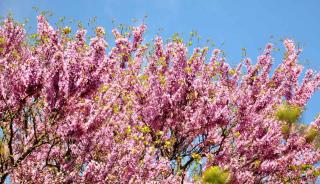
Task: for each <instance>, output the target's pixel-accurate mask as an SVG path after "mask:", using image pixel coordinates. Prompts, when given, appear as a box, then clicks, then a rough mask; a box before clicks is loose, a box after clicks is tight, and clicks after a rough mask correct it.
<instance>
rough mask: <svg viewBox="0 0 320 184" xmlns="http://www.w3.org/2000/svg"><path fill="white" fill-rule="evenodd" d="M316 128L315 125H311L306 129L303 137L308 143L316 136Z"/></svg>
mask: <svg viewBox="0 0 320 184" xmlns="http://www.w3.org/2000/svg"><path fill="white" fill-rule="evenodd" d="M318 134H319V133H318V129H317V128H315V127H311V128H309V129H308V130H307V132H306V135H305V138H306V141H307V142H308V143H310V142H312V141H313V140H314V139H315V138H316V136H317V135H318Z"/></svg>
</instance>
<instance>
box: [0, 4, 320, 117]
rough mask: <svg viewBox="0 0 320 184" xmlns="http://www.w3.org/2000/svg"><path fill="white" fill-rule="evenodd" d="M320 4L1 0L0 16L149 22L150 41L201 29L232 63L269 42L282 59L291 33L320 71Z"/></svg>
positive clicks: (311, 108) (313, 104)
mask: <svg viewBox="0 0 320 184" xmlns="http://www.w3.org/2000/svg"><path fill="white" fill-rule="evenodd" d="M34 7H36V8H34ZM319 7H320V1H317V0H308V1H301V0H268V1H267V0H265V1H261V0H241V1H236V0H233V1H231V0H130V1H129V0H126V1H122V0H113V1H111V0H90V1H89V0H54V1H52V0H51V1H49V0H47V1H46V0H1V1H0V15H1V16H4V17H5V16H6V15H8V14H9V13H12V14H13V16H14V17H15V18H16V19H18V20H20V21H23V20H25V19H26V18H28V19H29V20H30V22H29V23H28V25H29V26H31V27H32V29H30V32H32V31H34V30H35V29H34V28H35V27H36V16H37V14H39V12H40V11H51V12H52V13H53V16H51V17H49V20H50V22H51V23H52V24H54V23H56V22H57V21H58V19H59V18H61V17H63V16H65V17H66V20H67V21H66V25H68V21H69V20H72V19H74V20H77V21H81V22H83V25H85V26H86V25H87V24H86V23H88V22H90V20H93V19H94V17H96V21H95V23H93V24H91V26H90V27H91V28H92V27H94V26H103V27H105V29H106V31H107V32H109V33H110V31H111V29H112V28H113V27H114V25H117V24H120V23H122V24H126V25H132V26H134V25H137V24H140V23H141V22H142V21H144V22H145V23H146V24H147V26H148V30H147V33H146V38H147V40H149V41H151V40H152V38H154V36H155V35H156V34H160V35H161V36H163V37H164V38H169V37H171V36H172V35H173V34H174V33H175V32H177V33H180V35H181V34H182V36H183V37H184V38H189V33H190V32H191V31H197V32H198V34H199V35H200V36H201V37H202V42H201V43H199V45H205V40H206V39H211V40H213V43H215V47H218V48H220V49H223V50H224V52H225V53H226V58H227V60H228V62H229V63H231V65H235V64H236V63H238V62H239V61H240V60H241V59H242V58H243V56H242V53H243V51H242V48H246V53H247V56H248V57H250V58H251V59H252V60H256V58H257V56H258V54H259V53H261V48H263V47H264V46H265V45H266V43H268V42H271V43H274V44H275V46H276V47H278V48H280V49H281V51H280V52H279V51H278V52H275V53H274V57H275V59H276V64H278V63H279V62H281V58H282V54H283V52H282V51H283V46H282V44H281V40H282V39H284V38H291V39H294V40H295V41H296V42H297V43H299V45H300V46H301V47H302V48H303V53H302V54H301V56H300V62H301V63H303V64H304V66H305V68H312V69H314V70H319V68H320V65H319V62H320V61H319V58H320V52H319V51H320V24H319V18H320V11H319ZM36 9H39V10H38V11H37V10H36ZM145 17H147V18H145ZM133 19H138V21H137V22H135V21H133ZM74 22H76V21H74ZM113 22H115V23H113ZM73 25H76V23H73ZM194 45H197V44H196V42H194ZM209 46H211V44H210V45H209ZM211 49H212V48H211ZM190 50H191V48H190ZM319 101H320V93H319V92H317V93H316V94H315V95H314V96H313V97H312V99H311V100H310V102H309V103H308V105H307V109H306V112H305V113H304V115H303V118H302V121H303V122H306V123H309V122H311V121H312V120H313V119H314V117H315V116H316V115H317V113H318V112H320V106H319V105H318V102H319Z"/></svg>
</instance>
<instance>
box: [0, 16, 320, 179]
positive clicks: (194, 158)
mask: <svg viewBox="0 0 320 184" xmlns="http://www.w3.org/2000/svg"><path fill="white" fill-rule="evenodd" d="M145 28H146V26H145V25H141V26H139V27H136V28H133V29H132V32H130V33H129V34H122V33H121V32H120V31H117V30H116V29H114V30H112V33H113V35H114V37H115V43H114V44H112V48H108V44H107V43H106V41H105V39H104V35H105V32H104V29H103V28H101V27H98V28H97V29H96V36H95V37H93V38H92V39H91V40H90V41H87V39H86V31H85V30H84V29H79V30H78V31H77V32H76V33H75V35H72V34H71V32H72V31H71V29H70V28H68V27H66V28H63V29H58V28H57V29H54V28H53V27H52V26H50V25H49V24H48V22H47V21H46V19H45V17H43V16H39V17H38V28H37V33H36V34H32V35H28V34H26V33H25V30H24V28H23V26H22V25H20V24H17V23H15V22H14V21H13V20H12V19H11V18H8V19H6V20H5V21H4V24H3V25H2V26H1V28H0V127H1V130H0V132H1V133H0V136H1V137H0V138H1V142H0V154H1V155H0V178H1V182H2V183H3V182H4V181H5V180H6V179H8V178H10V180H11V182H12V183H25V182H32V183H315V181H316V179H317V176H318V175H319V173H320V172H319V167H318V166H317V163H318V161H319V160H320V148H319V143H320V141H319V140H320V138H319V137H320V136H319V131H320V118H316V119H315V121H314V122H311V123H310V125H306V124H301V123H299V118H300V117H301V113H302V112H303V110H304V109H305V106H306V103H307V102H308V100H309V99H310V97H311V95H312V94H313V93H314V92H315V91H316V90H317V88H318V87H319V85H320V74H319V73H315V72H313V71H312V70H307V71H306V74H305V75H304V78H303V79H302V80H298V78H299V76H300V75H301V73H302V69H303V68H302V66H301V65H300V64H298V55H299V53H300V49H297V48H295V44H294V43H293V42H292V41H291V40H285V41H284V46H285V48H286V51H285V54H284V57H283V61H282V62H281V64H280V65H278V66H277V67H276V68H275V69H273V68H272V66H273V63H274V59H273V58H272V56H271V52H272V45H270V44H268V45H267V46H266V48H265V50H264V52H263V53H262V54H261V55H260V56H259V57H258V58H257V62H254V63H252V62H251V61H250V60H249V59H245V60H243V61H242V62H240V64H239V65H238V66H237V67H235V68H233V67H231V66H230V65H228V64H227V63H226V61H225V58H224V57H223V56H222V55H221V54H220V51H219V50H218V49H215V50H213V53H212V55H211V56H210V57H208V48H195V49H194V50H193V52H192V53H188V47H187V46H186V44H184V43H183V42H182V41H181V40H179V39H175V40H173V41H171V42H169V43H166V44H164V43H163V41H162V39H161V38H160V37H156V38H155V39H154V40H153V42H152V44H147V43H144V42H143V32H144V31H145ZM30 37H31V39H32V41H30Z"/></svg>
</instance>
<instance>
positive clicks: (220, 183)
mask: <svg viewBox="0 0 320 184" xmlns="http://www.w3.org/2000/svg"><path fill="white" fill-rule="evenodd" d="M202 178H203V182H204V183H205V184H227V183H229V182H230V173H229V172H228V171H225V170H223V169H221V168H220V167H219V166H212V167H209V168H208V169H207V170H206V171H204V173H203V176H202Z"/></svg>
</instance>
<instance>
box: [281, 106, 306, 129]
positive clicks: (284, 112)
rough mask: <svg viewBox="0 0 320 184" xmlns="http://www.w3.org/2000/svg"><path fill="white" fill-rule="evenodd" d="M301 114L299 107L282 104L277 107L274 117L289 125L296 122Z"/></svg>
mask: <svg viewBox="0 0 320 184" xmlns="http://www.w3.org/2000/svg"><path fill="white" fill-rule="evenodd" d="M301 112H302V109H301V107H299V106H297V105H290V104H286V103H285V104H282V105H280V106H279V107H278V109H277V112H276V117H277V119H278V120H280V121H285V122H287V123H289V124H292V123H295V122H297V120H298V118H299V117H300V115H301Z"/></svg>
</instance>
